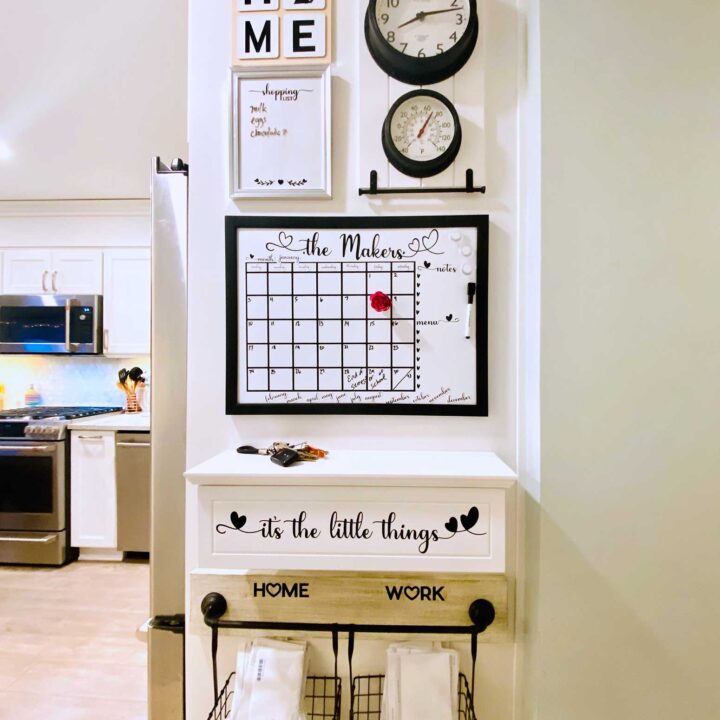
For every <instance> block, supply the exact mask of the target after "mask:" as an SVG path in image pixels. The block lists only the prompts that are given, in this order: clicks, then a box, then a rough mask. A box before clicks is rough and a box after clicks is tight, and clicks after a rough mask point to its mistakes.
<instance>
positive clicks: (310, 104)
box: [230, 68, 332, 198]
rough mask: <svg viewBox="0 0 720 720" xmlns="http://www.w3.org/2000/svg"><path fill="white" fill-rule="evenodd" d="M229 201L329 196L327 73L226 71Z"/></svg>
mask: <svg viewBox="0 0 720 720" xmlns="http://www.w3.org/2000/svg"><path fill="white" fill-rule="evenodd" d="M231 122H232V131H231V133H230V135H231V147H230V168H231V173H230V188H231V190H230V194H231V197H233V198H278V197H298V198H329V197H331V196H332V163H331V142H332V102H331V73H330V70H329V69H324V68H323V69H319V68H302V69H296V70H282V71H272V70H257V69H253V70H234V71H233V72H232V118H231Z"/></svg>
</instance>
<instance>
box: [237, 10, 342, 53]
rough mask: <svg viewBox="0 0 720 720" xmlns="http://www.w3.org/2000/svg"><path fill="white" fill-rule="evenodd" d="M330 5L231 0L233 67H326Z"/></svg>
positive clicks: (329, 43)
mask: <svg viewBox="0 0 720 720" xmlns="http://www.w3.org/2000/svg"><path fill="white" fill-rule="evenodd" d="M332 2H333V0H233V13H232V26H233V57H232V64H233V66H234V67H248V66H254V67H258V66H265V67H267V66H273V65H278V66H279V65H284V66H286V67H287V66H289V65H294V64H298V63H301V64H304V65H308V64H313V65H315V64H319V65H329V64H330V62H331V59H332Z"/></svg>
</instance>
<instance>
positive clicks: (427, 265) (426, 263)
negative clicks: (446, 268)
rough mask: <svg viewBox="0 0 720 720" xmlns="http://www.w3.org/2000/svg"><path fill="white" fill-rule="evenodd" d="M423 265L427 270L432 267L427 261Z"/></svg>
mask: <svg viewBox="0 0 720 720" xmlns="http://www.w3.org/2000/svg"><path fill="white" fill-rule="evenodd" d="M423 265H424V266H425V269H426V270H427V269H429V267H430V263H429V262H428V261H427V260H426V261H425V262H424V263H423Z"/></svg>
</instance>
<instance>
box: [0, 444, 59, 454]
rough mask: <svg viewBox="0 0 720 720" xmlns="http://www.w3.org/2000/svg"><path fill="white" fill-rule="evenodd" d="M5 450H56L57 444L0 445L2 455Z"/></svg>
mask: <svg viewBox="0 0 720 720" xmlns="http://www.w3.org/2000/svg"><path fill="white" fill-rule="evenodd" d="M5 450H8V451H10V452H55V451H56V450H57V446H55V445H0V455H2V454H3V452H4V451H5Z"/></svg>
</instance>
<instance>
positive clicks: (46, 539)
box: [0, 535, 57, 545]
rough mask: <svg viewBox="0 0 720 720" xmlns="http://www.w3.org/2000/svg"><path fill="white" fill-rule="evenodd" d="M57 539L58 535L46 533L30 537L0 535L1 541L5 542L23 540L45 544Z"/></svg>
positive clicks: (23, 541) (24, 541) (22, 541)
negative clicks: (41, 535) (42, 535)
mask: <svg viewBox="0 0 720 720" xmlns="http://www.w3.org/2000/svg"><path fill="white" fill-rule="evenodd" d="M55 540H57V535H45V536H44V537H41V538H29V537H4V536H2V535H0V543H4V542H21V543H43V544H44V545H47V544H48V543H51V542H54V541H55Z"/></svg>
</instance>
